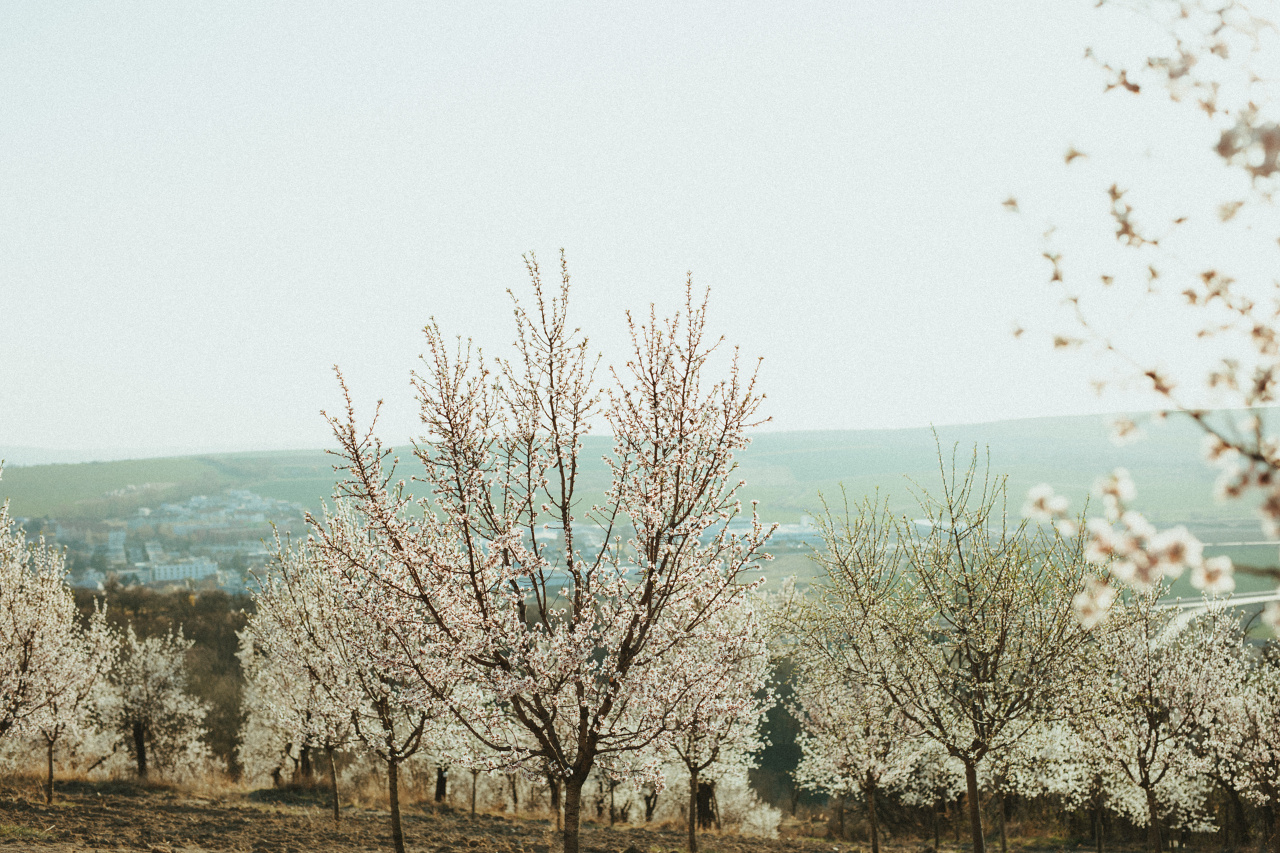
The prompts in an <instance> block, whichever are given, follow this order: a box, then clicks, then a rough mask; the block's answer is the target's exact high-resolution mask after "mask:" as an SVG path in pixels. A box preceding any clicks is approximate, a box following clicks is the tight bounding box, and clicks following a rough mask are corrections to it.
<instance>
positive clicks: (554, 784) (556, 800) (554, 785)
mask: <svg viewBox="0 0 1280 853" xmlns="http://www.w3.org/2000/svg"><path fill="white" fill-rule="evenodd" d="M547 788H548V789H549V790H550V792H551V810H552V811H553V812H555V813H556V829H558V830H561V831H563V830H564V813H563V812H562V811H561V809H560V778H559V777H558V776H555V775H553V774H551V773H548V774H547Z"/></svg>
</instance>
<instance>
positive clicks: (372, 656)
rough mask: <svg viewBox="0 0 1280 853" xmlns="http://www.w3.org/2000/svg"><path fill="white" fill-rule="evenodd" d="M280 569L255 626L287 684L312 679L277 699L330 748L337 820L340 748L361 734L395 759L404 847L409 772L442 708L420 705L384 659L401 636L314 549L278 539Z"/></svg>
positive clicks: (391, 780) (392, 773)
mask: <svg viewBox="0 0 1280 853" xmlns="http://www.w3.org/2000/svg"><path fill="white" fill-rule="evenodd" d="M276 568H277V569H278V571H277V572H275V573H273V574H271V575H270V576H268V577H267V578H266V579H265V580H264V581H263V582H262V583H261V584H260V587H259V589H258V591H257V593H256V594H255V596H254V600H255V602H256V604H257V608H256V612H255V614H254V617H253V619H252V620H251V622H250V624H249V628H248V630H249V631H250V632H251V633H252V635H253V637H254V641H255V643H256V644H257V645H258V646H259V647H260V648H261V649H262V650H263V652H264V653H265V656H266V658H267V659H268V660H269V661H271V665H272V666H273V667H274V668H275V669H276V670H277V671H278V672H279V673H280V674H281V675H282V677H283V680H284V681H285V682H286V683H291V684H293V685H295V686H297V687H301V686H302V685H306V695H305V696H304V697H302V699H303V701H302V702H300V703H290V702H288V701H286V700H287V698H288V694H287V693H283V692H282V693H278V694H276V695H275V696H273V697H272V698H271V699H270V700H269V701H271V703H272V704H273V706H274V707H276V709H277V712H278V713H279V714H281V715H283V716H284V718H285V719H286V720H288V721H291V722H292V726H293V727H294V730H295V732H296V735H297V737H298V738H299V739H300V740H301V741H302V742H307V743H314V744H316V745H317V746H319V747H320V748H321V749H323V751H324V752H325V754H326V756H327V758H328V764H329V779H330V782H331V784H332V786H333V815H334V820H335V821H337V820H338V819H339V811H338V776H337V769H336V766H335V764H334V757H333V753H334V750H335V749H337V748H338V747H339V746H342V745H343V744H346V743H348V742H349V741H351V740H354V739H358V740H359V741H360V742H361V743H362V744H363V745H364V747H365V748H366V749H368V750H369V751H370V752H371V753H372V754H374V755H375V756H377V757H378V758H379V759H380V760H381V761H382V762H383V763H384V764H385V765H386V768H387V790H388V799H389V805H390V812H391V836H392V841H393V843H394V845H395V849H396V850H397V851H398V853H403V851H404V831H403V828H402V825H401V821H400V781H399V770H400V767H401V765H402V764H403V763H404V762H405V761H406V760H407V759H408V758H410V757H411V756H413V755H414V753H416V752H417V750H418V748H419V746H421V745H422V742H423V736H424V733H426V732H427V730H428V727H429V725H430V724H431V723H432V721H433V719H434V718H435V717H437V716H439V706H438V705H436V704H432V705H431V706H429V708H430V710H423V709H422V708H415V707H414V706H413V705H412V703H411V702H410V701H409V700H408V698H407V697H406V695H405V694H406V691H405V688H404V684H403V682H402V680H401V679H400V677H399V676H397V675H396V674H394V673H393V672H392V670H390V669H389V668H388V667H387V666H386V665H385V664H384V663H381V662H382V661H385V660H387V659H388V657H389V656H392V655H394V653H395V651H396V649H395V647H394V640H393V639H392V638H391V637H390V636H389V635H388V634H387V633H386V632H385V631H383V630H382V629H381V627H380V625H379V624H378V623H377V622H375V621H374V620H372V619H370V618H368V616H367V615H366V614H365V613H364V612H363V611H361V610H358V609H356V608H353V607H351V606H350V605H349V604H348V603H347V600H346V598H345V596H344V595H343V592H342V590H341V589H340V587H339V584H338V579H337V578H336V577H335V576H334V575H333V574H332V572H330V571H328V570H327V569H326V567H325V566H323V565H322V564H320V563H318V562H317V561H316V560H315V558H314V555H313V554H312V552H311V551H310V550H309V549H308V548H307V547H306V546H299V547H293V546H290V545H288V544H284V543H279V542H277V564H276ZM445 695H448V694H445Z"/></svg>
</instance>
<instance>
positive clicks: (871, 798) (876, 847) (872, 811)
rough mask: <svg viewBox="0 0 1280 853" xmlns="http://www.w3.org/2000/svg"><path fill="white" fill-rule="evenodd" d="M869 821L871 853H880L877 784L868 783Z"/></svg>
mask: <svg viewBox="0 0 1280 853" xmlns="http://www.w3.org/2000/svg"><path fill="white" fill-rule="evenodd" d="M867 821H868V822H869V823H870V824H871V853H880V822H879V820H878V818H877V817H876V783H875V782H874V781H873V780H868V781H867ZM934 831H935V836H934V843H935V844H936V843H937V835H936V832H937V825H936V824H935V825H934Z"/></svg>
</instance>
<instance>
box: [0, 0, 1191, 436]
mask: <svg viewBox="0 0 1280 853" xmlns="http://www.w3.org/2000/svg"><path fill="white" fill-rule="evenodd" d="M1092 7H1093V3H1092V0H1084V2H1076V0H1040V1H1039V2H1020V3H1009V2H990V3H978V2H925V0H893V2H877V3H870V2H861V0H854V2H849V1H848V0H844V2H832V3H826V4H823V3H781V4H765V3H760V4H750V3H739V4H729V5H726V4H695V3H689V2H679V3H665V4H664V3H656V2H646V3H606V4H601V3H598V2H591V3H578V4H573V3H555V4H524V3H510V4H483V3H472V2H466V3H453V4H449V3H381V4H372V3H370V4H332V3H316V2H305V3H296V4H287V3H256V2H253V3H251V2H244V3H218V4H177V3H150V4H145V3H109V4H98V3H18V2H9V3H5V4H3V5H2V6H0V199H2V200H3V203H0V364H2V365H3V374H4V380H3V382H2V383H0V447H4V446H9V447H13V446H35V447H43V448H60V449H80V450H83V449H89V448H113V449H116V451H119V449H121V448H125V449H128V450H130V451H131V452H138V453H150V452H174V451H179V450H211V449H252V448H264V449H266V448H286V447H319V446H326V445H328V444H330V443H331V442H330V439H329V435H328V432H327V428H326V426H325V424H324V422H323V420H322V419H321V417H320V415H319V411H320V410H321V409H322V408H330V409H336V408H337V407H338V404H339V395H338V389H337V386H336V383H335V381H334V379H333V375H332V373H331V366H332V365H334V364H338V365H341V367H342V368H343V369H344V371H345V372H346V374H347V376H348V379H349V381H350V383H351V385H352V387H353V389H354V390H355V391H356V394H357V397H358V400H359V402H360V403H361V405H362V406H364V407H366V411H367V407H368V406H369V405H370V404H371V402H372V401H373V400H375V399H377V398H379V397H382V398H385V399H386V405H387V409H386V414H385V416H384V421H383V423H384V427H385V428H384V430H383V434H384V435H385V436H386V437H387V438H388V439H390V440H392V441H396V442H398V441H402V440H403V439H404V437H406V436H408V435H409V434H412V433H413V432H414V431H415V423H414V411H415V409H414V404H413V400H412V397H411V389H410V387H409V384H408V374H409V371H410V370H411V369H412V368H413V367H414V365H415V361H416V357H417V355H418V354H419V353H420V352H421V350H422V338H421V334H420V329H421V327H422V326H423V324H425V323H426V322H427V321H428V319H429V318H430V317H432V316H434V317H435V318H436V319H437V320H438V321H439V323H440V324H441V326H442V327H443V328H444V329H445V331H446V332H448V333H457V334H462V335H470V336H473V337H474V338H475V339H476V340H477V341H478V342H480V343H481V344H482V345H483V346H484V347H485V348H486V349H487V350H488V351H491V352H495V353H497V354H503V355H505V347H506V346H507V343H508V342H509V340H510V337H511V331H512V320H511V311H510V302H509V299H508V296H507V294H506V292H505V291H506V289H507V288H513V289H514V290H515V291H516V292H517V294H521V293H526V292H527V290H526V289H525V278H524V275H525V274H524V268H523V265H522V262H521V254H522V253H523V252H525V251H528V250H530V249H532V250H535V251H537V252H538V254H539V257H540V258H541V259H542V260H543V261H544V263H545V264H546V265H547V266H553V262H554V260H555V257H556V253H557V251H558V249H559V248H560V247H564V248H565V249H566V250H567V252H568V257H569V263H570V266H571V270H572V272H573V274H574V282H575V285H576V289H575V291H574V302H573V307H572V310H573V313H574V319H575V322H576V323H577V324H579V325H581V326H582V327H583V328H584V329H585V330H586V332H587V333H588V335H589V336H590V337H591V339H592V341H593V343H594V344H596V345H598V346H599V348H601V349H602V350H603V351H604V352H605V354H606V356H607V357H608V356H615V355H617V354H619V353H620V352H621V351H622V349H623V346H624V344H625V333H626V327H625V320H624V311H625V310H626V309H628V308H631V309H633V310H640V311H647V306H648V304H649V303H650V302H655V303H656V304H657V307H658V310H659V312H660V313H667V312H670V311H674V310H675V309H677V308H678V307H679V299H680V294H681V288H682V285H683V281H684V277H685V272H686V270H691V271H692V272H693V275H694V280H695V282H696V283H697V284H698V285H699V286H703V285H705V286H709V287H710V288H711V294H712V295H711V316H712V324H713V326H714V328H715V330H716V331H717V332H718V333H722V334H724V335H725V336H726V338H727V339H728V340H729V342H730V343H732V344H737V345H739V346H740V347H741V349H742V351H743V353H744V354H746V355H747V356H750V357H756V356H760V357H763V359H764V363H763V364H764V366H763V369H762V373H761V382H762V386H763V389H764V391H765V392H766V393H767V395H768V398H769V399H768V403H767V406H766V410H767V414H769V415H771V416H772V418H773V420H772V423H771V424H770V428H771V429H787V430H795V429H838V428H861V427H896V426H915V425H923V424H928V423H935V424H947V423H958V422H975V421H984V420H995V419H1003V418H1013V417H1031V416H1040V415H1055V414H1072V413H1082V412H1090V411H1104V410H1116V409H1120V408H1126V407H1130V406H1132V405H1135V404H1139V403H1141V400H1139V399H1138V398H1123V397H1112V398H1107V399H1103V400H1099V399H1097V398H1095V397H1094V395H1093V393H1092V392H1091V391H1090V389H1089V383H1088V380H1089V379H1090V378H1092V375H1093V374H1095V373H1098V372H1102V371H1103V368H1101V367H1094V366H1090V365H1088V364H1085V363H1083V362H1082V361H1081V360H1080V359H1079V358H1069V357H1066V356H1063V355H1062V354H1061V353H1054V352H1052V351H1051V350H1050V348H1049V347H1048V346H1046V345H1045V343H1044V338H1043V336H1044V335H1045V334H1047V333H1049V332H1051V331H1053V330H1055V329H1056V328H1058V327H1060V326H1062V325H1063V324H1064V323H1065V321H1064V320H1062V319H1061V318H1060V317H1061V315H1060V314H1059V313H1058V312H1059V309H1058V308H1057V307H1056V299H1057V294H1055V293H1054V292H1053V291H1052V290H1051V289H1050V288H1048V287H1047V285H1046V283H1045V282H1046V279H1047V266H1046V264H1045V262H1044V261H1043V259H1041V258H1040V245H1041V244H1040V232H1041V231H1042V230H1043V228H1044V227H1045V225H1046V224H1047V223H1048V222H1050V221H1053V222H1055V223H1058V224H1062V223H1063V220H1066V222H1067V224H1070V223H1071V220H1072V218H1073V217H1078V218H1081V219H1089V218H1092V219H1093V220H1096V223H1100V224H1101V225H1102V226H1104V227H1105V226H1107V220H1106V212H1105V211H1106V208H1105V204H1099V199H1098V198H1097V197H1096V196H1082V199H1083V200H1082V201H1079V202H1076V201H1072V200H1071V199H1070V198H1069V197H1068V195H1069V194H1068V193H1067V192H1066V191H1065V190H1063V187H1064V185H1065V184H1064V182H1069V181H1071V180H1073V178H1072V176H1071V175H1069V174H1068V167H1067V166H1065V165H1064V163H1063V153H1064V152H1065V151H1066V149H1067V147H1068V146H1069V145H1075V146H1077V147H1080V148H1081V149H1082V150H1085V151H1088V152H1089V153H1090V155H1091V157H1090V158H1089V159H1088V162H1087V163H1086V165H1085V166H1082V167H1081V168H1095V169H1098V170H1102V171H1100V172H1099V174H1097V175H1095V176H1093V177H1092V178H1090V180H1094V181H1095V182H1102V184H1101V185H1105V183H1107V182H1109V181H1108V180H1107V179H1108V176H1107V175H1106V174H1103V171H1105V169H1106V168H1111V167H1113V166H1115V163H1116V162H1119V164H1120V166H1119V167H1120V168H1123V166H1124V163H1125V162H1126V161H1125V160H1124V157H1126V156H1130V155H1129V154H1127V153H1126V152H1128V151H1130V149H1133V150H1137V151H1141V150H1142V148H1141V145H1142V144H1144V143H1142V142H1141V135H1142V134H1143V133H1144V132H1148V131H1151V130H1152V129H1153V128H1155V129H1156V130H1157V136H1158V137H1159V138H1160V139H1162V140H1164V141H1166V142H1167V141H1169V140H1170V139H1172V138H1173V137H1177V139H1176V140H1175V141H1176V142H1177V143H1178V144H1185V145H1186V146H1188V150H1192V151H1197V152H1201V153H1204V152H1205V149H1206V145H1205V142H1206V140H1207V139H1208V137H1207V136H1205V135H1204V133H1203V131H1201V132H1199V135H1197V133H1196V132H1191V131H1189V132H1187V133H1186V134H1185V135H1184V136H1178V134H1179V133H1182V131H1180V130H1177V125H1176V124H1170V125H1168V127H1170V128H1173V129H1172V130H1169V131H1168V132H1167V133H1163V132H1160V130H1159V129H1160V128H1161V127H1162V125H1161V122H1162V121H1163V120H1164V119H1163V118H1162V114H1159V113H1146V112H1142V110H1141V109H1139V108H1138V107H1136V106H1135V104H1136V101H1135V100H1134V99H1132V98H1130V99H1127V100H1126V99H1124V98H1123V97H1121V96H1118V95H1116V94H1115V93H1112V94H1111V95H1107V96H1105V97H1104V96H1103V94H1102V89H1103V83H1104V77H1103V74H1102V72H1100V71H1099V70H1098V69H1097V68H1096V67H1095V66H1094V65H1091V64H1090V63H1088V62H1086V61H1085V60H1084V59H1083V58H1082V57H1083V52H1084V48H1085V47H1086V46H1087V45H1090V44H1098V43H1099V42H1100V41H1102V42H1105V41H1106V40H1108V39H1110V40H1111V42H1112V43H1113V44H1116V43H1120V44H1123V42H1124V41H1125V40H1126V39H1131V38H1132V39H1136V38H1138V37H1139V36H1140V35H1141V34H1142V33H1143V32H1145V31H1144V30H1143V24H1142V22H1141V21H1139V20H1137V19H1136V18H1134V16H1132V15H1130V16H1129V18H1133V21H1129V18H1126V17H1125V15H1124V13H1116V12H1112V13H1100V12H1097V11H1094V10H1093V8H1092ZM1108 15H1109V16H1108ZM1130 23H1132V27H1133V29H1132V34H1131V32H1130V30H1128V29H1126V27H1127V26H1129V24H1130ZM1143 109H1145V108H1143ZM1131 140H1132V144H1130V143H1131ZM1135 146H1136V147H1135ZM1107 156H1111V157H1112V160H1111V161H1108V160H1107V159H1106V158H1107ZM1116 158H1118V160H1117V159H1116ZM1090 164H1101V165H1090ZM1085 174H1087V173H1085ZM1011 195H1014V196H1017V197H1018V198H1019V201H1020V203H1021V204H1022V206H1023V210H1024V213H1023V215H1021V216H1014V215H1010V214H1009V213H1008V212H1007V211H1006V210H1004V209H1003V208H1002V206H1001V202H1002V201H1004V199H1006V198H1007V197H1009V196H1011ZM1090 204H1092V205H1093V206H1092V207H1090V206H1089V205H1090ZM1015 323H1022V324H1023V325H1026V326H1028V327H1029V328H1031V329H1032V330H1033V332H1034V333H1033V334H1028V335H1027V336H1024V337H1023V338H1022V339H1019V340H1014V339H1013V337H1012V335H1011V329H1012V328H1013V326H1014V324H1015Z"/></svg>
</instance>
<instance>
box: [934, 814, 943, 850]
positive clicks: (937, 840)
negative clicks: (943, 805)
mask: <svg viewBox="0 0 1280 853" xmlns="http://www.w3.org/2000/svg"><path fill="white" fill-rule="evenodd" d="M938 805H939V804H938V803H934V804H933V853H938V851H939V850H941V849H942V838H941V837H940V835H939V833H940V832H941V829H942V828H941V827H940V826H939V825H938V824H940V823H941V821H940V820H939V819H938V812H939V811H941V809H939V808H938Z"/></svg>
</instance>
